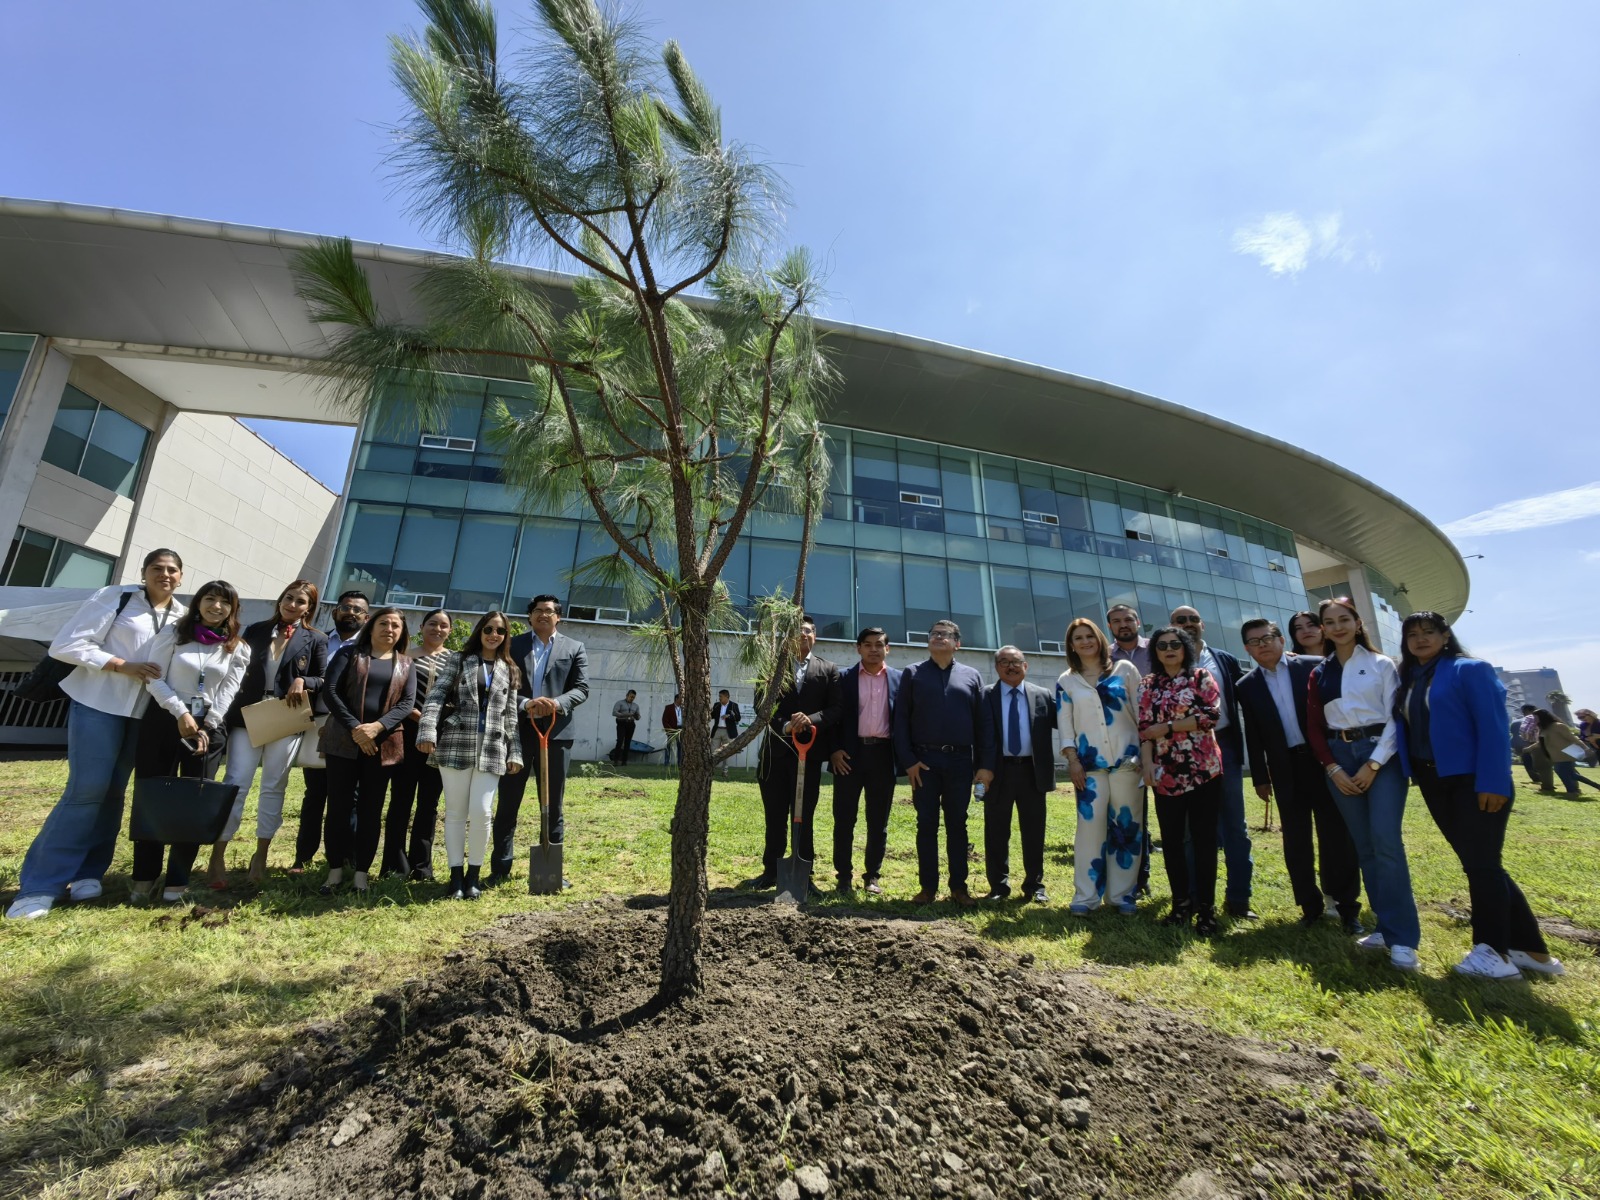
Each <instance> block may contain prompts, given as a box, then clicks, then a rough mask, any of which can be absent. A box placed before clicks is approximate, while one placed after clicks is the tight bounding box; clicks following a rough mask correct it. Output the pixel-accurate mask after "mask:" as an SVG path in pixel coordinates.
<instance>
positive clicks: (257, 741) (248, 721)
mask: <svg viewBox="0 0 1600 1200" xmlns="http://www.w3.org/2000/svg"><path fill="white" fill-rule="evenodd" d="M239 715H240V716H242V717H243V718H244V727H245V731H246V732H247V733H249V735H250V744H251V745H252V746H257V747H260V746H265V745H266V744H267V743H268V742H275V741H277V740H278V739H279V738H286V737H291V736H292V735H294V734H297V733H307V732H309V731H311V730H314V729H315V728H316V724H315V722H316V717H315V716H314V715H313V714H312V712H311V701H310V697H307V698H306V703H304V704H302V705H300V707H299V708H290V707H289V702H288V701H287V700H277V699H273V700H260V701H257V702H256V703H255V704H246V705H245V706H244V707H243V708H241V709H240V710H239Z"/></svg>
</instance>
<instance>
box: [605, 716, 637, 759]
mask: <svg viewBox="0 0 1600 1200" xmlns="http://www.w3.org/2000/svg"><path fill="white" fill-rule="evenodd" d="M638 725H639V723H638V722H637V721H618V722H617V744H616V745H615V746H613V747H612V748H611V758H612V760H613V761H614V762H618V763H621V764H623V765H624V766H626V765H627V762H628V750H629V748H630V747H631V746H632V744H633V731H634V730H635V729H636V728H638Z"/></svg>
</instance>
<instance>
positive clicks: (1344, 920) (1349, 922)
mask: <svg viewBox="0 0 1600 1200" xmlns="http://www.w3.org/2000/svg"><path fill="white" fill-rule="evenodd" d="M1339 924H1340V925H1341V926H1342V927H1343V928H1344V931H1345V932H1346V933H1348V934H1349V935H1350V936H1351V937H1360V936H1361V935H1362V934H1363V933H1365V932H1366V931H1367V927H1366V926H1365V925H1363V924H1362V923H1361V922H1360V921H1358V920H1356V919H1355V918H1354V917H1340V918H1339Z"/></svg>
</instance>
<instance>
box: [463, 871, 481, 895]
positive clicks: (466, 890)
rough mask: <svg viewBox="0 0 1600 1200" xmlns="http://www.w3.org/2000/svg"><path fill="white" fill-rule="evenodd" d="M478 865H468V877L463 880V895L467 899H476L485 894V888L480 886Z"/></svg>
mask: <svg viewBox="0 0 1600 1200" xmlns="http://www.w3.org/2000/svg"><path fill="white" fill-rule="evenodd" d="M479 870H480V868H478V867H468V868H467V877H466V878H465V879H464V880H462V896H463V898H464V899H467V900H476V899H477V898H478V897H479V896H481V895H483V889H482V888H481V887H479V886H478V871H479Z"/></svg>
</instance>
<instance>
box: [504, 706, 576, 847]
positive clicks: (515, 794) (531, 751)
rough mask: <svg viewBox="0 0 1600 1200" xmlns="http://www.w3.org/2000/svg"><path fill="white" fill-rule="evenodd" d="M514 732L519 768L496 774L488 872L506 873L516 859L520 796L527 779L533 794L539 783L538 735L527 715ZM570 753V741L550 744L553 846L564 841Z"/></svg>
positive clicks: (518, 723)
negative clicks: (518, 741)
mask: <svg viewBox="0 0 1600 1200" xmlns="http://www.w3.org/2000/svg"><path fill="white" fill-rule="evenodd" d="M517 734H518V736H519V737H520V738H521V739H522V763H523V767H522V770H520V771H518V772H517V773H516V774H515V775H502V776H500V793H499V796H498V797H497V798H496V800H495V806H494V827H493V829H492V831H491V833H490V837H491V839H492V840H491V842H490V845H489V874H490V875H509V874H511V864H512V863H513V862H514V861H515V860H516V856H517V848H516V837H517V814H518V813H519V812H521V810H522V798H523V796H525V795H526V794H527V791H528V780H529V779H532V780H533V782H534V787H535V789H536V790H535V791H534V795H535V796H538V795H539V794H540V793H539V791H538V790H537V788H538V786H539V735H538V734H536V733H535V732H534V731H533V726H532V724H531V723H530V722H529V721H528V718H527V717H525V716H524V717H519V718H518V719H517ZM571 756H572V742H571V741H570V740H568V741H561V742H551V743H550V841H551V844H552V845H554V844H556V843H559V842H565V841H566V840H567V829H566V818H565V805H564V803H563V801H564V800H565V798H566V793H567V761H568V759H569V758H571Z"/></svg>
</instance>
